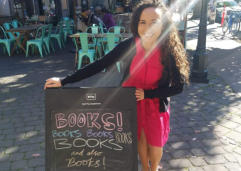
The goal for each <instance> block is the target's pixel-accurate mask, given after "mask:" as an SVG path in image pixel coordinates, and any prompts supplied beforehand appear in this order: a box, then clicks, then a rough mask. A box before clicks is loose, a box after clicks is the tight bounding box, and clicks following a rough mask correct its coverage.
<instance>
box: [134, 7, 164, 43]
mask: <svg viewBox="0 0 241 171" xmlns="http://www.w3.org/2000/svg"><path fill="white" fill-rule="evenodd" d="M161 30H162V29H161V10H160V9H157V8H152V7H150V8H146V9H144V10H143V11H142V13H141V16H140V20H139V23H138V34H139V36H140V38H141V41H142V43H143V45H144V46H145V44H146V46H147V45H149V46H151V45H153V43H156V42H157V40H158V38H159V36H160V34H161Z"/></svg>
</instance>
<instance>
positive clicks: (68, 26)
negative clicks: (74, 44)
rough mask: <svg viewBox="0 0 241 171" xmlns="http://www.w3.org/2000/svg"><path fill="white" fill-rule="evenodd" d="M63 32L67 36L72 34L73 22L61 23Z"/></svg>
mask: <svg viewBox="0 0 241 171" xmlns="http://www.w3.org/2000/svg"><path fill="white" fill-rule="evenodd" d="M63 25H64V31H65V32H67V33H68V34H73V27H72V26H73V22H72V20H65V21H63Z"/></svg>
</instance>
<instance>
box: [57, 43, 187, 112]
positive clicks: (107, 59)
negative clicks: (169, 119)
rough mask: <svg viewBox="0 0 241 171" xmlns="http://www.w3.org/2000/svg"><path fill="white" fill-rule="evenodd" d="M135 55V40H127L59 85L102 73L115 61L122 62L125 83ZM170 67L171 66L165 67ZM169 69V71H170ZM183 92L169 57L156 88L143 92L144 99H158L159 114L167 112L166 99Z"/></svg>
mask: <svg viewBox="0 0 241 171" xmlns="http://www.w3.org/2000/svg"><path fill="white" fill-rule="evenodd" d="M135 53H136V48H135V39H134V38H129V39H126V40H124V41H122V42H121V43H119V44H118V45H117V46H116V47H115V48H114V49H113V50H112V51H110V52H109V53H108V54H106V55H105V56H103V57H102V58H101V59H99V60H96V61H95V62H93V63H90V64H88V65H86V66H85V67H83V68H82V69H80V70H78V71H76V72H75V73H73V74H72V75H70V76H67V77H66V78H64V79H63V80H61V84H62V85H63V86H64V85H65V84H67V83H73V82H77V81H80V80H83V79H85V78H88V77H90V76H92V75H94V74H96V73H98V72H101V71H103V70H104V69H105V68H107V67H109V66H111V65H113V64H115V63H116V62H117V61H120V60H121V61H123V63H124V65H125V66H126V67H125V70H124V77H123V79H122V81H121V83H123V81H125V80H126V79H127V78H128V76H129V67H130V64H131V62H132V59H133V58H134V56H135ZM167 65H171V66H167ZM169 68H171V71H170V69H169ZM170 73H172V74H173V75H174V76H175V77H174V78H175V79H174V80H170V76H169V75H170ZM182 90H183V80H182V77H181V75H180V72H179V71H178V69H177V67H176V64H175V60H174V59H173V57H172V56H170V62H169V64H164V72H163V76H162V78H161V80H160V81H159V84H158V88H156V89H149V90H144V96H145V98H155V97H158V98H159V99H160V112H165V111H167V109H168V107H169V100H168V97H170V96H173V95H176V94H178V93H181V92H182Z"/></svg>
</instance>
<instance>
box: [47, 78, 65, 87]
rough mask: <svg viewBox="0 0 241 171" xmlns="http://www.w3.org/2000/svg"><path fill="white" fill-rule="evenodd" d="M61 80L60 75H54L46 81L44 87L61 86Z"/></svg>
mask: <svg viewBox="0 0 241 171" xmlns="http://www.w3.org/2000/svg"><path fill="white" fill-rule="evenodd" d="M61 86H62V84H61V81H60V79H59V78H58V77H53V78H49V79H47V80H46V83H45V85H44V89H46V88H50V87H61Z"/></svg>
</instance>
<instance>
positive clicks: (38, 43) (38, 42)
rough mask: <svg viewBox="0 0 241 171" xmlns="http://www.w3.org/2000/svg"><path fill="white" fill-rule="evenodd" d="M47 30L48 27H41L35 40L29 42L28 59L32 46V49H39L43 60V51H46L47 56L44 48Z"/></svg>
mask: <svg viewBox="0 0 241 171" xmlns="http://www.w3.org/2000/svg"><path fill="white" fill-rule="evenodd" d="M45 30H46V26H42V27H39V28H38V30H37V33H36V36H35V39H33V40H28V41H27V50H26V57H28V51H29V47H30V46H32V48H33V47H37V48H38V50H39V53H40V55H41V57H42V58H43V49H44V52H45V53H46V54H47V52H46V49H45V46H44V35H45Z"/></svg>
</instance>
